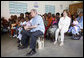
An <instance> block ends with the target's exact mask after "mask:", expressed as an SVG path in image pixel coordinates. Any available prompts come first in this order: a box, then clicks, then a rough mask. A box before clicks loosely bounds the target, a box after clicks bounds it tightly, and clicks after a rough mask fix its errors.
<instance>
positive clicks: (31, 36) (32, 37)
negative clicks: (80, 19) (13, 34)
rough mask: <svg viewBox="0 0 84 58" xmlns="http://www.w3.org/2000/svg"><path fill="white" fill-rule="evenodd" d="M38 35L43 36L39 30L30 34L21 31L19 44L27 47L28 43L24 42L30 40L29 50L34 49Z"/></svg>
mask: <svg viewBox="0 0 84 58" xmlns="http://www.w3.org/2000/svg"><path fill="white" fill-rule="evenodd" d="M40 35H43V32H41V31H40V30H37V31H35V32H30V31H26V30H23V32H22V40H21V43H22V44H23V45H24V46H27V45H28V43H27V42H28V41H26V40H29V39H30V48H31V49H35V48H36V40H37V38H38V37H39V36H40Z"/></svg>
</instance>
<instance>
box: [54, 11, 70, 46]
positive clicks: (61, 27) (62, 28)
mask: <svg viewBox="0 0 84 58" xmlns="http://www.w3.org/2000/svg"><path fill="white" fill-rule="evenodd" d="M70 22H71V18H69V17H68V16H67V11H66V10H64V11H63V17H61V18H60V21H59V23H58V29H57V30H56V31H55V42H54V44H56V43H57V38H58V35H59V32H60V34H61V43H60V46H62V45H63V44H64V33H66V32H67V31H68V28H69V26H70Z"/></svg>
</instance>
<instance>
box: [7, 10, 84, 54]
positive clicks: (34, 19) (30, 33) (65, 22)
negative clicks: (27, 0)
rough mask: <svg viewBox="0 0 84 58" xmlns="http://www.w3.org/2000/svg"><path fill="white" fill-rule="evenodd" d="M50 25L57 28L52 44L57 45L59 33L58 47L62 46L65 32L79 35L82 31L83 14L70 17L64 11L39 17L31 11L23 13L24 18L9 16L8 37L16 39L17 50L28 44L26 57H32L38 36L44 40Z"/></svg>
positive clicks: (34, 11)
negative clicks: (28, 48) (28, 49)
mask: <svg viewBox="0 0 84 58" xmlns="http://www.w3.org/2000/svg"><path fill="white" fill-rule="evenodd" d="M72 19H73V21H72ZM52 25H57V26H58V28H57V30H56V31H55V41H54V44H56V43H57V39H58V36H59V32H60V34H61V42H60V46H63V44H64V34H65V33H66V32H68V33H69V32H72V33H73V34H74V35H75V34H79V33H78V32H79V31H80V30H81V29H83V14H82V12H80V13H79V16H76V15H73V16H71V15H70V12H68V11H66V10H64V11H63V13H62V14H61V15H60V13H59V12H58V13H56V15H54V14H51V13H50V12H49V13H48V14H47V13H45V14H44V15H39V14H38V13H37V11H36V10H35V9H32V10H31V12H30V13H29V12H26V13H25V17H24V14H23V13H21V14H20V16H19V17H17V16H16V15H14V16H13V15H11V17H10V18H9V21H8V27H9V29H10V31H9V33H10V35H11V36H12V37H15V36H16V37H17V38H18V43H19V44H18V49H24V48H27V47H28V43H29V42H30V49H31V51H30V52H29V53H27V54H26V55H33V54H35V53H36V40H37V38H38V36H40V35H44V38H46V33H47V30H48V29H49V28H50V26H52Z"/></svg>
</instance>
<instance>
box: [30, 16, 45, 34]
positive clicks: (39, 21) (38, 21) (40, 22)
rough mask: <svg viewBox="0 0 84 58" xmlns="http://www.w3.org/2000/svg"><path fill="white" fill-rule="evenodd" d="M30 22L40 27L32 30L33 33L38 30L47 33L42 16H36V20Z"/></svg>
mask: <svg viewBox="0 0 84 58" xmlns="http://www.w3.org/2000/svg"><path fill="white" fill-rule="evenodd" d="M30 22H31V24H32V26H34V25H38V26H37V27H36V28H33V29H31V32H35V31H37V30H40V31H42V32H43V33H44V32H45V26H44V22H43V19H42V17H41V16H39V15H36V16H35V17H34V18H32V19H31V20H30Z"/></svg>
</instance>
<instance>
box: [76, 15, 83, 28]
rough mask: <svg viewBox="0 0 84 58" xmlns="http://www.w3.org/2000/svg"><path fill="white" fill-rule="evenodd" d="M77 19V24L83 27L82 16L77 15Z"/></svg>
mask: <svg viewBox="0 0 84 58" xmlns="http://www.w3.org/2000/svg"><path fill="white" fill-rule="evenodd" d="M77 21H78V23H79V26H80V27H81V29H83V16H81V18H80V17H78V18H77Z"/></svg>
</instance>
